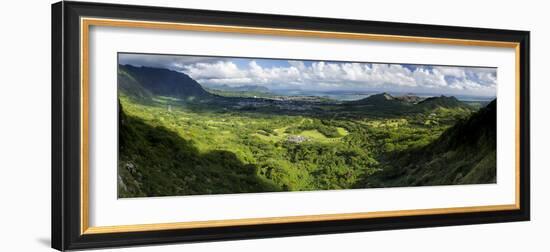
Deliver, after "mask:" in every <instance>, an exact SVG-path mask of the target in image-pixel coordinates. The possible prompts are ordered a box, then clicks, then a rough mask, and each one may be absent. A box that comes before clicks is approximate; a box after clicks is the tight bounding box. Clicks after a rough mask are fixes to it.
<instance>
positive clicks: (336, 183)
mask: <svg viewBox="0 0 550 252" xmlns="http://www.w3.org/2000/svg"><path fill="white" fill-rule="evenodd" d="M113 85H117V91H118V167H117V169H118V172H117V174H118V177H117V183H118V185H117V188H118V197H119V198H135V197H160V196H186V195H209V194H237V193H265V192H289V191H319V190H351V189H368V188H390V187H415V186H444V185H445V186H449V185H471V184H493V183H496V177H497V176H496V174H497V169H496V155H497V153H496V141H497V140H496V138H497V137H496V131H497V130H496V109H497V101H496V98H497V97H496V96H497V95H496V94H497V92H496V90H497V69H496V68H494V67H487V66H444V65H429V64H425V65H419V64H406V63H379V62H354V61H349V62H348V61H333V60H330V59H326V60H310V59H269V58H243V57H221V56H194V55H166V54H142V53H122V52H121V53H118V69H117V83H113Z"/></svg>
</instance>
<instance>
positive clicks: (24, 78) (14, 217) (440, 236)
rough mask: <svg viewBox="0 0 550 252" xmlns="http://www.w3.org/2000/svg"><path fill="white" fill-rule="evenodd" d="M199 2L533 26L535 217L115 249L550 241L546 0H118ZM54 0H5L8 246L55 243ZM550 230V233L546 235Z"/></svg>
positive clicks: (2, 140) (2, 247) (0, 176)
mask: <svg viewBox="0 0 550 252" xmlns="http://www.w3.org/2000/svg"><path fill="white" fill-rule="evenodd" d="M117 2H124V3H130V2H131V3H138V4H152V5H166V6H181V7H187V8H198V9H217V10H228V11H244V12H263V13H274V14H291V15H305V16H324V17H334V18H350V19H368V20H380V21H397V22H413V23H429V24H444V25H459V26H478V27H487V28H504V29H522V30H530V31H531V32H532V33H531V40H532V43H531V69H532V73H531V77H532V78H531V87H532V92H531V99H532V102H531V105H532V109H531V111H532V120H531V129H532V145H531V146H532V156H531V160H532V166H531V169H532V221H531V222H521V223H505V224H490V225H474V226H457V227H440V228H428V229H410V230H395V231H383V232H367V233H350V234H337V235H321V236H302V237H292V238H276V239H257V240H247V241H229V242H211V243H196V244H179V245H165V246H154V247H152V246H146V247H133V248H125V249H107V251H111V250H115V251H182V250H185V251H219V250H223V251H277V252H280V251H342V250H345V251H365V250H371V251H400V250H401V251H403V250H406V251H521V250H525V251H548V249H549V248H550V245H548V241H547V238H548V232H549V229H550V201H549V200H548V198H549V197H548V195H547V194H548V193H550V183H549V182H548V179H550V164H549V163H548V162H550V160H549V158H548V157H550V155H549V154H548V151H547V150H548V147H547V146H546V143H548V142H550V134H549V131H548V129H547V128H548V126H549V125H548V123H549V122H550V119H549V117H548V108H550V99H548V98H547V96H548V95H549V94H550V77H549V75H548V70H547V68H548V67H549V64H548V59H547V58H548V57H549V56H550V48H549V47H550V26H548V25H547V22H548V7H547V6H546V4H545V2H544V1H527V0H524V1H509V2H507V1H503V0H501V1H475V0H460V1H457V0H455V1H448V2H446V3H443V2H442V1H437V0H431V1H424V0H417V1H407V0H402V1H389V0H388V1H364V0H358V1H353V0H339V1H296V0H276V1H257V0H256V1H245V0H231V1H223V0H218V1H214V0H187V1H181V0H180V1H177V0H118V1H117ZM50 4H51V1H50V0H32V1H31V0H28V1H9V2H5V3H3V5H2V8H1V9H0V20H1V22H0V28H1V29H0V32H1V36H0V38H1V39H0V41H1V42H0V45H1V46H0V69H1V71H0V197H1V198H2V201H1V203H0V237H1V238H0V251H49V250H51V249H50V248H49V241H50V138H51V137H50V69H51V68H50ZM545 238H546V239H545Z"/></svg>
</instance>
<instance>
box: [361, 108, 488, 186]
mask: <svg viewBox="0 0 550 252" xmlns="http://www.w3.org/2000/svg"><path fill="white" fill-rule="evenodd" d="M382 160H383V161H382V162H381V166H380V171H379V172H377V173H375V174H374V175H373V176H369V177H367V178H366V179H365V181H364V184H363V186H366V187H390V186H422V185H450V184H477V183H489V182H490V183H495V182H496V100H494V101H493V102H491V103H490V104H489V105H487V106H486V107H485V108H482V109H481V110H479V111H478V112H476V113H475V114H473V115H472V116H471V117H470V118H468V119H464V120H460V121H458V122H457V123H456V124H455V125H454V126H453V127H451V128H449V129H448V130H446V131H445V132H443V134H442V135H441V136H440V137H439V138H438V139H436V140H435V141H433V142H432V143H430V144H429V145H426V146H424V147H422V148H418V149H412V150H405V151H401V152H394V153H389V154H387V155H385V157H384V158H383V159H382Z"/></svg>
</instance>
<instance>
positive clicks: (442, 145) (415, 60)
mask: <svg viewBox="0 0 550 252" xmlns="http://www.w3.org/2000/svg"><path fill="white" fill-rule="evenodd" d="M52 69H53V70H52V247H53V248H55V249H58V250H70V249H84V248H99V247H108V246H128V245H140V244H154V243H170V242H191V241H192V242H195V241H209V240H226V239H246V238H260V237H279V236H291V235H309V234H326V233H337V232H353V231H373V230H387V229H399V228H420V227H432V226H447V225H462V224H479V223H495V222H508V221H526V220H529V204H530V201H529V32H527V31H512V30H496V29H482V28H466V27H450V26H438V25H422V24H405V23H389V22H375V21H358V20H341V19H327V18H317V17H298V16H281V15H267V14H252V13H236V12H221V11H208V10H191V9H176V8H160V7H145V6H130V5H114V4H101V3H79V2H60V3H56V4H54V5H53V6H52Z"/></svg>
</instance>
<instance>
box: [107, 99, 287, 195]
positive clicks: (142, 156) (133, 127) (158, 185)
mask: <svg viewBox="0 0 550 252" xmlns="http://www.w3.org/2000/svg"><path fill="white" fill-rule="evenodd" d="M119 108H121V107H120V104H119ZM119 111H120V112H119V162H118V196H119V197H120V198H131V197H154V196H177V195H197V194H230V193H245V192H273V191H281V189H280V188H278V187H277V186H275V185H273V184H272V183H271V182H269V181H267V180H265V179H262V178H260V177H258V176H257V170H258V168H257V167H256V166H255V165H252V164H244V163H242V162H241V161H240V160H239V159H238V158H237V156H236V155H235V154H234V153H232V152H230V151H225V150H215V151H209V152H206V153H201V152H200V151H199V150H198V149H197V148H196V147H195V146H194V144H193V142H192V141H189V140H186V139H183V138H181V137H180V136H179V135H178V134H177V133H175V132H172V131H170V130H168V129H166V128H164V127H154V126H151V125H149V124H147V123H145V122H144V121H143V120H142V119H140V118H138V117H133V116H127V115H126V114H125V113H124V112H123V110H122V109H119Z"/></svg>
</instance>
